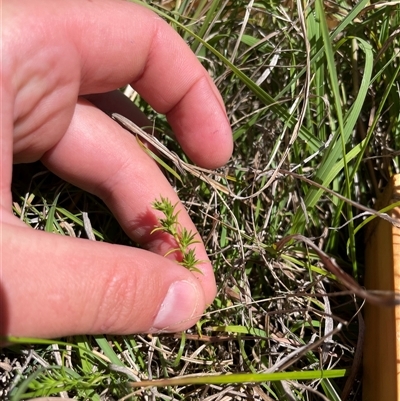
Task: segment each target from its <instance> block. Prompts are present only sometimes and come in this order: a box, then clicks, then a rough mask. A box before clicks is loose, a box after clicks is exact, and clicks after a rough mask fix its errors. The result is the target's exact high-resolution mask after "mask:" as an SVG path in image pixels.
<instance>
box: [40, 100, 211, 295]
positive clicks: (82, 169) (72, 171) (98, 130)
mask: <svg viewBox="0 0 400 401" xmlns="http://www.w3.org/2000/svg"><path fill="white" fill-rule="evenodd" d="M42 161H43V163H44V164H45V165H46V166H47V167H48V168H49V169H50V170H52V171H53V172H55V173H56V174H57V175H59V176H60V177H62V178H64V179H65V180H67V181H68V182H71V183H73V184H75V185H77V186H79V187H80V188H83V189H85V190H87V191H89V192H91V193H93V194H95V195H97V196H99V197H101V198H102V199H103V200H104V201H105V202H106V204H107V205H108V206H109V208H110V209H111V210H112V212H113V214H114V215H115V216H116V218H117V219H118V221H119V223H120V224H121V226H122V227H123V228H124V230H125V231H126V232H127V234H128V235H129V236H130V237H131V238H132V239H133V240H134V241H136V242H138V243H139V244H141V245H142V246H143V247H145V248H146V249H149V250H151V251H153V252H156V253H158V254H159V255H165V254H166V253H167V252H168V251H170V250H171V249H173V248H176V243H175V242H174V241H173V240H172V238H171V236H170V235H169V234H163V233H160V232H158V233H153V234H151V232H152V230H153V229H154V227H155V226H157V225H159V223H158V217H163V216H162V215H160V213H159V212H157V211H155V210H154V209H153V208H152V207H151V204H152V203H153V202H154V201H155V200H159V199H160V195H162V196H163V197H164V198H167V199H169V200H170V202H171V203H172V204H173V205H175V204H177V207H176V210H177V211H179V223H180V224H181V225H182V227H186V228H187V229H188V230H190V231H192V232H193V233H197V230H196V228H195V226H194V225H193V222H192V221H191V219H190V217H189V216H188V214H187V212H186V210H185V209H184V207H183V206H182V204H181V203H180V201H179V198H178V196H177V194H176V193H175V191H174V190H173V189H172V188H171V186H170V185H169V183H168V181H167V180H166V178H165V177H164V175H163V174H162V173H161V171H160V169H159V168H158V165H157V164H156V163H155V161H154V160H153V159H152V158H151V157H149V156H148V155H147V154H146V153H145V152H144V151H143V150H142V148H141V147H140V146H139V144H138V143H137V141H136V138H135V137H134V136H133V135H131V134H130V133H129V132H128V131H126V130H124V129H123V128H121V127H120V126H119V125H118V124H117V123H116V122H114V121H113V120H111V119H110V118H109V117H107V116H106V115H105V114H104V113H102V112H101V111H99V110H98V109H97V108H96V107H94V106H93V105H91V104H90V103H88V102H87V101H84V100H81V101H80V102H79V103H78V105H77V107H76V109H75V114H74V117H73V120H72V123H71V125H70V127H69V129H68V131H67V133H66V134H65V135H64V137H63V138H62V140H61V141H60V142H59V143H58V144H57V145H56V146H55V147H54V148H53V149H52V150H50V151H49V152H47V153H46V155H45V156H44V157H43V159H42ZM65 166H68V168H66V167H65ZM197 239H198V240H199V241H200V243H198V244H195V245H194V246H193V247H194V248H195V250H196V257H197V259H199V260H200V261H202V263H201V264H199V266H198V268H199V269H200V270H201V271H202V273H201V274H197V277H198V280H199V282H200V283H201V285H202V286H203V290H204V293H205V299H206V302H208V303H211V302H212V301H213V299H214V297H215V293H216V285H215V278H214V274H213V270H212V266H211V264H210V262H209V259H208V257H207V253H206V250H205V248H204V245H203V244H202V242H201V238H200V236H199V235H198V234H197ZM180 256H181V255H177V254H172V255H171V257H175V258H179V257H180Z"/></svg>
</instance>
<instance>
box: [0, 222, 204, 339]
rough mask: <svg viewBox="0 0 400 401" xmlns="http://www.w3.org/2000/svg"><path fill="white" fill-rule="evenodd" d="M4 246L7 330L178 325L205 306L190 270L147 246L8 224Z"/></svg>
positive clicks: (53, 332)
mask: <svg viewBox="0 0 400 401" xmlns="http://www.w3.org/2000/svg"><path fill="white" fill-rule="evenodd" d="M2 252H3V254H2V257H3V258H4V259H5V260H7V261H8V263H7V264H5V265H4V266H3V269H2V283H3V284H1V286H2V287H3V288H1V293H2V294H3V295H2V298H3V302H2V305H1V306H0V307H1V309H2V310H1V311H0V312H1V314H2V327H1V333H0V334H2V335H12V336H21V335H22V336H25V337H26V336H29V337H47V338H50V337H62V336H66V335H74V334H83V333H87V334H98V333H112V334H129V333H139V332H152V331H160V330H161V331H180V330H184V329H186V328H188V327H190V326H191V325H193V324H194V323H195V322H196V321H197V320H198V318H199V316H200V315H201V314H202V312H203V310H204V308H205V301H204V294H203V291H202V288H201V286H200V284H199V283H198V281H197V279H196V278H195V277H194V276H193V275H192V274H191V273H190V272H189V271H187V270H186V269H185V268H183V267H182V266H179V265H178V264H176V263H174V262H173V261H170V260H168V259H165V258H162V257H161V256H158V255H156V254H153V253H150V252H147V251H144V250H139V249H134V248H129V247H124V246H118V245H110V244H106V243H100V242H93V241H89V240H84V239H77V238H71V237H62V236H58V235H54V234H50V233H46V232H40V231H34V230H31V229H29V228H27V227H20V226H18V225H13V224H3V226H2ZM27 259H29V263H26V261H27ZM22 278H23V280H24V285H23V286H22V285H21V279H22ZM32 300H34V302H32Z"/></svg>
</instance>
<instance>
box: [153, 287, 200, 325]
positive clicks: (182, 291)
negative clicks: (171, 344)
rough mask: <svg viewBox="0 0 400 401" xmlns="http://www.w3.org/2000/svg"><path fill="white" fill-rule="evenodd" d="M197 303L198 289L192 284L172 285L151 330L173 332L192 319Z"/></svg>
mask: <svg viewBox="0 0 400 401" xmlns="http://www.w3.org/2000/svg"><path fill="white" fill-rule="evenodd" d="M198 302H199V294H198V289H197V288H196V287H195V286H194V285H193V284H191V283H190V282H188V281H176V282H175V283H172V284H171V285H170V287H169V288H168V292H167V295H166V296H165V298H164V301H163V303H162V304H161V307H160V310H159V311H158V314H157V316H156V318H155V320H154V324H153V330H154V331H167V332H168V331H174V330H173V327H174V326H176V325H179V324H182V323H184V322H185V321H188V320H190V319H191V318H192V317H193V315H194V313H195V312H196V310H197V304H198ZM153 330H152V331H153Z"/></svg>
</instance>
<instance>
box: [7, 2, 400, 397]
mask: <svg viewBox="0 0 400 401" xmlns="http://www.w3.org/2000/svg"><path fill="white" fill-rule="evenodd" d="M371 3H372V4H371ZM152 7H153V9H154V10H156V12H159V13H160V14H161V15H162V16H163V17H164V18H166V19H167V20H168V21H169V23H170V24H171V25H172V26H173V27H174V28H175V29H176V30H177V31H178V32H179V33H180V34H181V35H182V36H183V37H184V38H185V40H186V41H187V42H188V44H189V45H190V47H191V49H192V50H193V51H194V52H195V53H196V55H197V56H198V58H199V59H200V60H201V61H202V63H203V64H204V66H205V67H206V68H207V69H208V71H209V72H210V74H211V75H212V77H213V79H214V80H215V82H216V84H217V85H218V88H219V90H220V91H221V93H222V96H223V98H224V101H225V104H226V107H227V112H228V116H229V119H230V121H231V123H232V129H233V135H234V140H235V151H234V156H233V158H232V159H231V161H230V162H229V163H228V165H227V166H226V167H224V168H222V169H220V170H219V171H218V174H212V173H210V174H209V176H210V178H212V179H213V180H215V181H217V182H218V184H219V185H223V186H224V187H225V188H226V189H227V190H226V191H225V192H223V191H220V190H218V186H216V185H213V181H211V180H209V181H207V180H204V179H203V180H201V179H200V178H196V176H193V175H191V174H190V172H187V170H186V172H185V173H183V172H182V171H179V170H178V169H176V166H175V165H174V163H173V162H171V160H168V159H167V158H165V157H164V158H163V162H164V163H166V164H169V166H170V167H169V168H171V169H175V170H176V174H168V177H169V179H170V181H171V185H173V186H174V187H175V188H176V190H177V192H178V194H179V197H180V199H181V200H182V201H183V203H184V205H185V206H186V207H187V209H188V211H189V213H190V215H191V217H192V219H193V221H194V222H195V223H196V226H197V227H198V230H199V232H200V234H201V235H202V238H203V240H204V242H205V244H206V247H207V250H208V252H209V254H210V258H211V260H212V262H213V265H214V267H215V273H216V277H217V283H218V295H217V297H216V299H215V301H214V303H213V304H212V305H211V306H210V308H209V309H208V310H207V311H206V313H205V315H204V316H203V317H202V319H201V320H200V322H199V324H198V325H197V327H196V329H195V330H188V331H187V332H185V333H177V334H175V335H166V334H163V335H159V336H155V335H152V336H122V337H113V336H107V337H104V336H95V337H85V336H80V337H74V338H68V339H63V340H64V342H51V341H34V340H27V341H23V342H25V343H28V344H31V345H32V348H31V347H30V346H28V345H23V344H18V345H17V346H16V348H14V349H13V350H12V351H10V350H3V351H1V352H2V353H3V354H5V353H6V354H7V355H8V358H10V360H12V358H13V357H15V355H19V356H18V358H19V359H20V360H21V361H22V362H21V363H22V364H23V363H24V361H26V360H28V359H27V358H28V356H29V358H30V359H29V363H27V364H26V366H24V369H20V373H16V372H17V370H16V369H14V370H13V371H12V372H11V373H9V374H8V375H9V376H7V377H8V379H7V380H8V381H7V383H8V384H9V385H11V386H12V391H11V396H12V400H19V399H22V398H27V397H39V396H47V395H54V394H58V393H60V392H66V393H63V394H64V395H67V394H68V395H69V396H75V397H76V398H78V399H80V400H85V399H93V400H100V399H131V400H140V399H145V398H144V397H145V396H146V395H147V396H149V397H151V396H153V397H154V398H153V399H160V400H183V399H186V400H189V399H190V400H206V399H207V400H217V399H221V398H218V397H222V396H225V397H227V398H224V399H232V400H233V399H235V400H240V399H246V397H248V399H255V400H261V399H263V400H317V399H318V400H319V399H325V400H332V401H337V400H341V399H346V400H360V399H361V385H362V376H361V365H360V364H361V358H360V352H361V350H362V343H361V342H360V339H361V338H362V335H360V334H361V333H362V331H363V330H364V326H363V320H362V313H359V312H360V309H361V308H362V300H360V299H356V298H355V297H354V296H353V295H352V294H350V293H348V292H344V291H343V287H342V286H341V284H340V283H338V281H337V280H336V278H335V277H334V276H333V275H332V274H328V273H327V272H326V271H325V270H324V267H323V265H322V263H321V262H320V259H319V256H318V254H317V253H316V252H315V251H314V250H313V249H312V248H309V247H307V244H305V243H304V244H303V243H293V242H289V243H288V244H287V245H285V247H284V248H283V249H281V250H279V252H277V250H276V244H277V243H278V242H279V241H280V240H281V239H283V238H285V237H286V236H288V235H292V234H299V235H302V236H305V237H307V238H308V239H310V240H311V241H313V242H314V244H315V245H316V246H318V247H319V248H320V249H321V250H322V251H324V252H325V253H326V254H328V255H330V256H331V257H334V258H335V259H336V261H337V263H338V265H340V266H341V267H342V268H343V269H344V270H345V271H346V272H347V273H349V274H350V275H352V276H353V277H354V278H356V279H357V280H358V282H359V283H360V284H361V285H362V284H363V274H364V270H363V252H364V244H363V221H364V220H365V218H366V217H369V216H371V214H370V213H369V212H368V209H365V207H369V208H370V207H373V206H374V202H375V200H376V197H377V196H378V195H379V193H380V191H381V190H382V188H383V187H384V186H385V184H386V183H387V181H388V179H389V177H390V176H391V175H392V174H393V173H396V172H398V165H399V158H398V155H399V152H398V149H400V146H399V145H400V122H399V119H400V95H399V93H400V89H399V70H400V56H399V48H400V40H399V36H400V35H399V29H398V27H399V26H400V5H399V2H398V1H392V2H384V3H379V2H378V3H376V2H369V1H366V0H361V1H357V2H356V1H350V0H348V1H341V0H338V1H336V2H330V1H322V0H316V1H315V2H303V1H301V0H298V1H296V2H295V1H290V0H287V1H285V2H282V1H276V0H264V1H252V0H251V1H249V2H244V1H242V0H230V1H226V2H223V1H220V0H215V1H208V0H200V1H198V2H195V3H193V2H192V1H189V0H183V1H176V2H175V1H171V2H168V3H163V4H155V3H152ZM127 29H130V28H129V27H127ZM131 29H134V27H132V28H131ZM132 99H134V101H135V103H136V104H137V105H139V106H140V107H141V108H142V109H143V110H144V111H145V112H146V113H148V114H149V115H151V116H152V117H153V118H154V120H155V125H156V126H157V127H158V128H159V129H162V131H163V132H165V134H163V135H161V136H162V138H161V140H162V142H163V143H164V144H165V145H166V146H167V147H168V148H169V149H170V150H171V151H173V152H175V153H176V154H178V155H179V157H181V158H182V159H183V161H185V162H190V161H188V160H187V158H186V157H185V155H183V154H182V152H181V151H180V150H179V148H178V146H177V144H176V143H175V141H174V140H172V139H171V138H170V137H169V136H168V135H167V133H168V126H167V125H166V122H165V120H164V118H163V116H159V115H156V114H155V113H154V112H153V111H152V110H150V109H149V107H148V106H147V105H146V104H145V103H144V102H143V101H142V100H141V99H140V97H139V96H137V94H134V96H133V97H132ZM175 153H174V154H175ZM36 167H37V174H36V175H35V176H33V178H32V179H31V180H30V178H29V179H28V180H25V181H24V180H22V179H21V178H18V177H19V175H18V174H21V172H23V171H25V170H24V167H23V166H19V167H17V168H16V172H15V186H14V201H15V203H14V211H15V213H16V214H17V215H18V216H21V218H22V219H23V220H24V221H26V222H27V224H29V225H31V226H32V227H34V228H44V229H46V230H48V231H56V232H59V233H60V234H61V235H76V236H79V235H81V231H82V229H83V227H84V226H85V225H84V219H83V216H82V213H81V210H84V211H88V212H89V211H90V213H89V216H90V219H91V224H92V227H93V234H94V236H95V237H96V239H97V240H99V241H108V242H112V243H119V244H126V245H132V244H131V241H130V240H129V239H128V238H127V237H126V236H125V234H124V233H123V232H122V231H121V229H120V228H119V226H118V225H117V223H116V222H115V220H114V219H113V217H112V216H111V215H110V213H109V211H108V210H107V209H106V207H105V206H104V205H103V204H102V203H101V202H100V201H99V200H98V199H96V198H94V197H93V196H91V195H89V194H87V193H84V192H82V191H80V190H79V189H77V188H75V187H72V186H70V185H68V184H63V183H61V182H60V181H59V180H58V179H57V178H56V177H54V176H52V175H50V174H49V173H47V172H44V173H42V172H43V171H44V168H43V167H41V166H39V165H38V166H36ZM205 175H206V173H203V176H205ZM177 177H179V179H178V178H177ZM165 202H167V201H166V200H163V199H161V201H159V202H155V204H154V207H155V208H156V209H158V210H161V211H163V212H164V214H165V215H166V219H167V220H168V214H169V216H170V217H173V216H174V212H173V206H172V205H170V206H172V209H171V208H169V210H168V211H167V210H166V209H165V207H164V208H161V206H162V204H163V203H164V206H165ZM357 204H359V205H361V206H363V209H362V210H361V209H359V208H358V207H357ZM175 216H176V215H175ZM165 227H166V224H164V223H161V227H160V228H157V229H163V230H165V229H166V228H165ZM172 227H174V222H172ZM175 228H176V227H175ZM170 233H171V235H174V234H173V232H170ZM187 234H188V238H189V242H190V241H191V240H192V239H193V238H192V237H191V236H190V233H187ZM177 242H178V243H179V241H177ZM192 256H194V260H195V255H192ZM191 263H192V262H191ZM195 265H196V263H194V264H193V265H190V266H192V268H194V269H195ZM67 344H72V345H67ZM28 350H30V351H28ZM235 373H240V374H243V373H248V374H251V377H250V376H246V377H245V378H244V379H242V380H238V377H234V376H231V378H232V379H231V380H230V379H229V378H230V376H229V375H228V374H235ZM275 373H276V374H277V375H278V376H276V378H275V379H274V376H273V374H275ZM216 374H223V376H221V377H220V378H219V379H220V380H218V379H217V380H216V376H215V375H216ZM257 374H269V375H270V376H268V379H266V377H265V376H259V377H258V379H257ZM187 375H190V376H188V377H184V378H182V376H187ZM207 375H212V379H211V378H210V379H209V380H207ZM307 375H308V376H307ZM177 377H181V378H182V379H183V380H184V381H183V382H181V383H180V384H179V385H178V386H175V385H174V380H176V379H175V378H177ZM204 377H206V379H204ZM191 378H192V379H191ZM149 379H163V380H164V381H163V383H162V387H152V388H142V389H140V388H139V389H136V388H135V389H133V388H131V386H130V384H129V383H130V382H136V381H138V380H149ZM168 379H171V382H168ZM248 382H252V384H245V383H248ZM195 383H197V385H194V384H195ZM200 383H201V384H200ZM205 383H208V384H205ZM238 383H239V384H238ZM124 397H127V398H124Z"/></svg>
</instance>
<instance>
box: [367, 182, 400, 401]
mask: <svg viewBox="0 0 400 401" xmlns="http://www.w3.org/2000/svg"><path fill="white" fill-rule="evenodd" d="M399 199H400V175H395V176H393V177H392V180H391V182H390V184H389V185H388V186H387V187H386V189H385V190H384V192H383V194H382V196H381V197H380V199H379V200H378V202H377V209H378V210H379V209H382V208H384V207H385V206H388V205H390V204H392V203H395V202H398V201H399ZM389 214H390V215H391V216H392V217H394V218H396V219H399V220H400V207H396V208H394V209H392V210H391V211H390V212H389ZM365 286H366V288H367V289H369V290H381V291H396V292H399V291H400V228H398V227H395V226H393V225H392V224H390V223H389V222H387V221H385V220H383V219H379V218H376V219H374V220H373V221H372V222H371V223H370V224H369V226H368V228H367V236H366V275H365ZM399 368H400V307H399V306H397V307H381V306H375V305H366V307H365V343H364V376H363V401H379V400H384V401H398V400H400V395H399V388H400V387H399V385H400V381H399V380H400V370H399Z"/></svg>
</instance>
